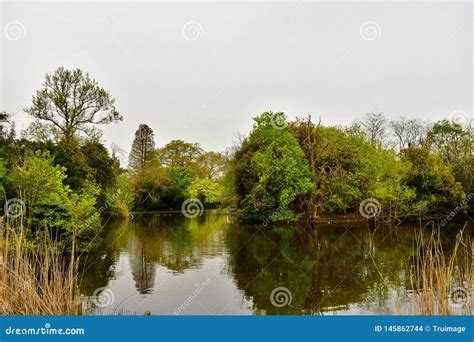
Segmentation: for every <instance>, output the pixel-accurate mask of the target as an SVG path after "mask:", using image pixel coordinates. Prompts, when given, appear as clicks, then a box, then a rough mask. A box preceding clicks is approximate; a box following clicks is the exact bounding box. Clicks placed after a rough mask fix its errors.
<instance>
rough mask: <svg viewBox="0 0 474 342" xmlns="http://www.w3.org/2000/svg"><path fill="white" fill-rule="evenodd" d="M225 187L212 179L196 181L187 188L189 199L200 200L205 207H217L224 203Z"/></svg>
mask: <svg viewBox="0 0 474 342" xmlns="http://www.w3.org/2000/svg"><path fill="white" fill-rule="evenodd" d="M223 190H224V189H223V187H222V185H221V184H219V183H218V182H216V181H214V180H212V179H195V180H194V181H193V182H192V183H191V184H190V185H189V186H188V188H187V190H186V192H187V195H188V197H190V198H197V199H199V200H200V201H201V202H202V203H203V204H204V205H205V206H215V205H217V204H218V203H220V202H221V201H222V196H223Z"/></svg>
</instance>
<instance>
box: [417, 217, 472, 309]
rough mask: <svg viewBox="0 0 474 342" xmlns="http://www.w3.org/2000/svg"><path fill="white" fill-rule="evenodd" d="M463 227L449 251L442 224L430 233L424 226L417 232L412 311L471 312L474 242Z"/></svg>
mask: <svg viewBox="0 0 474 342" xmlns="http://www.w3.org/2000/svg"><path fill="white" fill-rule="evenodd" d="M465 229H466V226H464V228H463V229H462V230H461V231H459V233H458V234H457V236H456V240H455V243H454V247H453V249H452V251H451V252H450V253H447V252H446V251H445V248H443V244H442V241H443V239H442V233H441V230H440V229H439V228H433V229H431V232H430V233H429V235H428V237H427V236H426V233H425V232H424V231H423V229H421V230H420V231H419V232H417V234H416V238H415V243H414V254H415V257H414V260H413V263H412V265H411V272H410V285H411V288H412V293H413V296H414V301H413V305H412V307H411V312H409V313H410V314H418V315H452V314H471V308H472V307H471V306H470V305H469V299H470V298H469V297H470V294H471V291H472V288H471V286H472V284H471V281H472V276H473V275H472V274H471V272H472V261H473V258H472V242H471V239H470V238H469V236H466V234H465Z"/></svg>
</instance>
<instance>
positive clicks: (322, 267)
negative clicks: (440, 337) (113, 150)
mask: <svg viewBox="0 0 474 342" xmlns="http://www.w3.org/2000/svg"><path fill="white" fill-rule="evenodd" d="M455 234H456V229H450V230H448V229H446V230H445V231H444V235H445V238H446V239H445V240H446V241H445V248H446V250H449V249H450V248H452V242H453V241H454V238H455ZM414 239H415V228H414V227H410V226H405V227H400V226H398V227H395V228H390V227H378V228H374V227H369V226H368V225H367V223H364V222H362V223H357V224H355V223H346V224H334V223H332V224H327V225H323V226H318V227H317V228H311V227H306V228H302V227H291V228H282V227H269V226H267V227H264V226H245V225H242V224H239V223H237V222H233V219H232V218H231V217H230V216H228V215H226V214H218V213H215V212H206V213H205V214H204V215H202V216H200V217H197V218H194V219H186V218H184V217H183V216H182V215H180V214H170V213H168V214H166V213H161V214H146V215H135V217H134V218H133V220H125V221H121V222H115V223H113V224H110V226H109V227H107V233H106V236H105V239H104V241H103V244H102V246H101V248H100V249H99V250H98V251H97V252H95V253H92V254H89V255H88V256H87V257H83V258H82V266H81V270H82V277H81V283H80V289H81V293H82V294H83V295H84V296H91V295H92V294H93V293H94V291H95V290H96V289H98V288H107V291H109V292H108V293H109V294H110V293H112V294H113V298H112V299H111V298H108V299H106V302H105V304H107V305H106V307H105V308H104V309H98V310H102V313H103V314H107V313H108V312H114V311H115V312H116V311H117V309H118V310H119V311H120V310H123V313H124V314H130V313H132V314H133V313H136V314H143V313H144V312H146V311H150V313H151V314H158V315H173V314H181V315H206V314H210V315H221V314H223V315H265V314H267V315H310V314H326V315H327V314H337V315H344V314H397V313H409V312H410V307H411V305H413V303H412V302H413V299H412V296H411V291H410V290H409V289H410V280H409V269H410V265H411V264H412V263H413V258H414V252H413V250H414V249H413V243H414ZM279 287H284V288H286V289H287V291H286V290H284V291H286V292H285V293H283V292H282V293H281V296H280V297H279V298H278V297H277V296H276V295H275V296H274V297H273V298H274V301H273V303H272V298H271V293H272V291H273V290H274V289H276V288H279ZM290 297H291V303H289V304H288V305H285V306H282V307H279V306H280V303H283V304H285V303H286V302H288V301H289V298H290ZM279 300H280V302H279ZM275 303H276V305H274V304H275ZM108 310H109V311H108Z"/></svg>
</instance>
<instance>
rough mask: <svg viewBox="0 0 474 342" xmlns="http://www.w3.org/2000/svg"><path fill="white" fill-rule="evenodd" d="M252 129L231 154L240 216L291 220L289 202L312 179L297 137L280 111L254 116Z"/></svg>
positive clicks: (303, 189)
mask: <svg viewBox="0 0 474 342" xmlns="http://www.w3.org/2000/svg"><path fill="white" fill-rule="evenodd" d="M254 121H255V123H254V126H253V130H252V132H251V133H250V136H249V137H248V138H247V139H246V140H245V141H244V143H243V145H242V147H241V149H240V150H239V151H237V153H236V156H235V161H234V165H235V176H236V178H235V179H236V192H237V196H238V201H239V207H241V208H242V215H243V218H244V219H248V220H262V219H267V218H269V217H271V218H272V220H275V221H277V220H291V219H295V218H296V214H295V212H294V211H293V210H292V209H291V204H292V203H293V202H294V200H295V199H296V198H297V197H298V196H304V195H305V194H306V193H308V191H309V190H310V189H311V186H312V183H311V178H310V172H309V168H308V164H307V162H306V160H305V159H304V153H303V151H302V150H301V148H300V146H299V145H298V141H297V140H296V138H295V137H294V136H293V134H292V133H291V132H290V131H289V129H288V128H287V127H286V126H285V125H284V123H285V122H286V116H285V114H283V113H272V112H266V113H263V114H261V115H259V116H257V117H255V118H254Z"/></svg>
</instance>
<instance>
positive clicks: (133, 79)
mask: <svg viewBox="0 0 474 342" xmlns="http://www.w3.org/2000/svg"><path fill="white" fill-rule="evenodd" d="M471 7H472V5H471V3H470V2H464V3H440V2H435V3H432V2H418V3H415V2H403V3H398V4H396V3H389V2H380V3H373V2H372V3H357V2H350V3H342V2H312V3H299V4H298V3H271V2H264V3H255V4H251V3H220V4H219V3H202V2H194V3H163V2H156V3H155V2H146V3H135V2H124V1H122V2H106V3H104V2H102V3H93V2H78V3H74V2H67V3H59V2H43V1H41V2H36V3H27V2H3V3H2V4H1V21H2V22H1V24H2V25H1V27H2V31H3V32H2V33H3V34H2V36H1V53H0V58H1V72H2V74H1V81H2V84H1V99H0V100H1V103H0V110H6V111H8V112H12V113H14V114H15V116H14V119H15V121H16V122H17V127H18V128H19V129H23V128H25V127H26V126H27V125H28V123H29V122H30V121H31V120H30V119H29V118H28V117H27V116H26V115H25V114H24V113H23V112H22V110H23V108H25V107H27V106H28V105H29V104H30V101H31V97H32V95H33V93H34V92H35V90H36V89H37V88H39V87H40V85H41V83H42V81H43V78H44V75H45V73H48V72H53V71H54V70H55V69H56V68H57V67H58V66H60V65H63V66H65V67H68V68H76V67H78V68H81V69H83V70H85V71H88V72H89V73H90V75H91V76H92V77H93V78H95V79H96V80H97V81H98V82H99V84H100V85H101V86H103V87H104V88H106V89H107V90H109V91H110V92H111V94H112V95H113V96H114V97H115V99H116V105H117V108H118V110H119V111H120V112H121V113H122V114H123V116H124V121H123V122H121V123H119V124H116V125H111V126H109V127H107V128H105V129H104V137H105V140H106V143H107V145H108V146H110V144H111V143H115V144H118V145H119V146H121V147H122V148H123V149H126V150H129V148H130V145H131V143H132V139H133V134H134V132H135V130H136V128H137V127H138V125H139V124H140V123H147V124H148V125H150V126H151V127H152V128H153V129H154V131H155V137H156V138H155V140H156V143H157V145H158V146H163V145H164V144H165V143H167V142H168V141H170V140H171V139H183V140H186V141H189V142H198V143H200V144H201V145H202V146H203V148H205V149H206V150H218V151H220V150H224V149H225V147H227V146H229V145H231V143H232V140H233V134H234V133H235V132H237V131H239V132H242V133H246V132H248V131H249V129H250V128H251V126H252V117H253V116H255V115H256V114H259V113H261V112H264V111H267V110H272V111H284V112H286V113H287V114H288V116H289V117H290V118H294V117H295V116H301V115H304V114H312V115H313V117H318V116H320V117H321V118H322V122H323V123H324V124H328V125H334V124H349V123H351V122H352V121H353V120H355V119H356V118H360V117H362V116H363V115H364V114H365V113H367V112H370V111H383V112H385V113H386V114H387V116H389V117H390V118H397V117H400V116H401V115H405V116H407V117H417V118H421V119H426V120H431V121H434V120H437V119H441V118H446V117H448V115H449V113H451V112H453V111H455V110H462V111H465V112H466V113H468V114H469V115H472V94H473V89H472V65H473V60H472V44H473V36H472V21H473V13H472V9H471ZM15 29H18V30H15Z"/></svg>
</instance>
